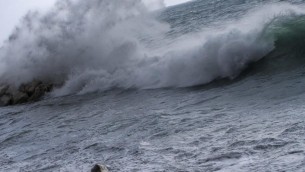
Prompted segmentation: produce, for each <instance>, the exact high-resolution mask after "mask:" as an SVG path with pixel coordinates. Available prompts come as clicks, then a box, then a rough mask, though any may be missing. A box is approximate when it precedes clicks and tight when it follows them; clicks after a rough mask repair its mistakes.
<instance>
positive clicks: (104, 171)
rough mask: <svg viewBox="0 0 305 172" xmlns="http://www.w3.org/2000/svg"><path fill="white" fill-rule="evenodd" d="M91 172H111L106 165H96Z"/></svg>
mask: <svg viewBox="0 0 305 172" xmlns="http://www.w3.org/2000/svg"><path fill="white" fill-rule="evenodd" d="M91 172H109V170H108V168H107V167H106V166H104V165H99V164H96V165H95V166H94V167H93V168H92V169H91Z"/></svg>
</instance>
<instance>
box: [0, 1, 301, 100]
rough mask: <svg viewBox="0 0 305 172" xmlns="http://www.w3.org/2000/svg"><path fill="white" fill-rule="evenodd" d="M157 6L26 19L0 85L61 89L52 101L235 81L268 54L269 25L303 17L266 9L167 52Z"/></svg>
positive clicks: (72, 8)
mask: <svg viewBox="0 0 305 172" xmlns="http://www.w3.org/2000/svg"><path fill="white" fill-rule="evenodd" d="M148 5H149V6H150V7H152V8H148ZM163 5H164V3H163V1H155V3H154V4H151V1H150V3H148V1H147V2H145V1H144V2H142V1H140V0H126V1H119V0H113V1H106V0H88V1H80V0H65V1H58V2H57V3H56V5H55V7H53V8H52V10H50V11H49V12H48V13H46V14H40V13H38V12H30V13H28V14H27V15H26V16H25V17H24V19H23V21H22V23H21V24H20V25H19V26H18V27H17V28H16V30H15V31H14V32H13V34H12V35H11V36H10V38H9V40H8V41H7V42H6V43H5V45H4V46H3V48H2V49H1V51H0V78H1V81H0V82H1V83H6V84H10V85H13V86H18V85H20V84H22V83H25V82H30V81H32V80H33V79H39V80H42V81H45V82H51V83H57V84H58V85H62V86H61V87H60V88H58V89H56V90H55V91H54V92H53V95H56V96H60V95H66V94H74V93H79V94H83V93H88V92H94V91H104V90H109V89H112V88H122V89H128V88H140V89H146V88H161V87H185V86H194V85H199V84H204V83H208V82H210V81H212V80H214V79H217V78H224V77H229V78H234V77H235V76H237V75H238V74H239V73H240V72H241V71H242V70H243V69H244V68H246V67H247V65H248V64H249V63H251V62H254V61H257V60H259V59H260V58H262V57H263V56H264V55H266V54H267V53H268V52H270V51H271V50H272V49H273V46H274V45H273V43H274V40H273V38H272V37H271V38H270V37H264V36H263V34H264V31H265V29H266V27H267V26H268V24H269V23H270V22H271V21H272V20H273V19H274V18H275V17H277V16H281V15H291V14H301V13H303V12H302V10H301V8H300V6H294V5H291V4H288V3H281V4H269V5H266V6H264V7H261V8H259V9H254V10H251V11H250V12H249V13H248V14H247V15H246V16H244V17H243V18H241V19H239V20H237V21H228V22H227V23H223V24H222V25H221V26H219V27H215V28H209V29H207V28H206V29H204V28H203V31H201V32H198V33H191V34H187V35H181V36H179V37H178V38H171V41H172V43H170V44H168V40H167V39H168V37H167V35H166V34H167V33H168V32H169V31H170V30H171V26H170V24H169V23H165V22H163V21H160V20H159V19H158V18H157V17H156V16H157V15H158V14H156V12H151V11H152V10H155V9H160V8H161V7H162V6H163ZM159 12H162V10H161V11H159ZM157 13H158V12H157ZM262 16H264V17H262ZM151 45H158V46H157V47H156V46H151Z"/></svg>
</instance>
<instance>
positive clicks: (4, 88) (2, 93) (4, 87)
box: [0, 85, 9, 97]
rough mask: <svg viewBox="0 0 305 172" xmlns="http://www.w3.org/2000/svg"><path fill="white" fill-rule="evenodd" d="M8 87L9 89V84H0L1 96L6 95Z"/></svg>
mask: <svg viewBox="0 0 305 172" xmlns="http://www.w3.org/2000/svg"><path fill="white" fill-rule="evenodd" d="M8 89H9V86H7V85H3V86H0V97H1V96H3V95H5V94H6V93H7V91H8Z"/></svg>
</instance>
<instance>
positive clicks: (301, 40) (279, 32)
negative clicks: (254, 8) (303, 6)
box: [270, 16, 305, 56]
mask: <svg viewBox="0 0 305 172" xmlns="http://www.w3.org/2000/svg"><path fill="white" fill-rule="evenodd" d="M270 31H271V33H272V34H273V37H274V38H275V47H276V50H277V51H281V52H286V53H292V54H294V55H298V56H299V55H304V54H305V16H289V17H284V18H280V19H277V20H275V21H274V23H273V24H272V26H271V28H270Z"/></svg>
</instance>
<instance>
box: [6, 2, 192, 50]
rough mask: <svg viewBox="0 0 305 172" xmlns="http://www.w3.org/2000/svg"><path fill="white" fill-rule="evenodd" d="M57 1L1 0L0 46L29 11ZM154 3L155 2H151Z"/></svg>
mask: <svg viewBox="0 0 305 172" xmlns="http://www.w3.org/2000/svg"><path fill="white" fill-rule="evenodd" d="M55 1H56V0H0V23H1V28H0V46H1V45H2V43H3V41H4V40H5V39H7V38H8V36H9V34H10V33H11V32H12V30H13V29H14V27H15V26H16V25H17V24H18V22H19V20H20V19H21V17H22V16H24V15H25V14H26V13H27V12H28V11H29V10H40V11H45V10H47V9H48V8H50V7H51V6H52V5H53V4H54V3H55ZM151 1H154V0H151ZM186 1H189V0H164V2H165V4H166V5H167V6H170V5H175V4H179V3H183V2H186Z"/></svg>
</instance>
